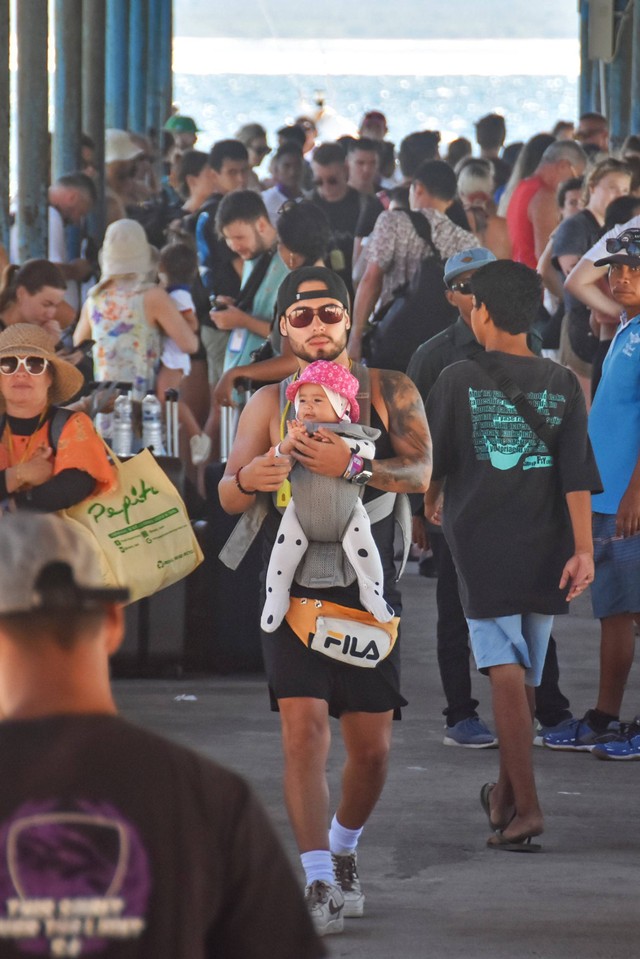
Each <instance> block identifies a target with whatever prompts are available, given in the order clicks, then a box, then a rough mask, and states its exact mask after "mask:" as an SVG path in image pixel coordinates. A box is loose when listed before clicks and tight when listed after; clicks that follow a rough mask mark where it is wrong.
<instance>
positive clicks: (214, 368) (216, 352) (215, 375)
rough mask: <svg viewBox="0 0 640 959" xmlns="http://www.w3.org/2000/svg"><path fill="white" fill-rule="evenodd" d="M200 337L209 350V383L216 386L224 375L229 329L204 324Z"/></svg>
mask: <svg viewBox="0 0 640 959" xmlns="http://www.w3.org/2000/svg"><path fill="white" fill-rule="evenodd" d="M200 338H201V340H202V345H203V346H204V348H205V350H206V351H207V378H208V380H209V384H210V385H211V386H215V385H216V383H217V382H218V380H219V379H220V377H221V376H222V370H223V368H224V357H225V353H226V352H227V343H228V341H229V331H228V330H216V329H214V328H213V327H212V326H203V327H201V328H200Z"/></svg>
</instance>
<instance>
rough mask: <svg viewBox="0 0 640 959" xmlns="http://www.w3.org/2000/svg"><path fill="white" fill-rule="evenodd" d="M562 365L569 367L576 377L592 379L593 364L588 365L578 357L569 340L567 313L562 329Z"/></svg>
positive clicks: (563, 319) (563, 318)
mask: <svg viewBox="0 0 640 959" xmlns="http://www.w3.org/2000/svg"><path fill="white" fill-rule="evenodd" d="M559 359H560V363H561V364H562V365H563V366H568V367H569V369H570V370H573V372H574V373H575V374H576V376H583V377H584V378H585V379H587V380H589V379H591V369H592V366H591V363H586V362H585V361H584V360H581V359H580V357H579V356H577V355H576V354H575V353H574V352H573V349H572V347H571V341H570V340H569V314H568V313H565V315H564V316H563V317H562V326H561V327H560V358H559Z"/></svg>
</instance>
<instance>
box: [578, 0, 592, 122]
mask: <svg viewBox="0 0 640 959" xmlns="http://www.w3.org/2000/svg"><path fill="white" fill-rule="evenodd" d="M591 68H592V63H591V61H590V60H589V2H588V0H581V3H580V87H579V93H578V110H579V114H580V115H582V114H583V113H591V112H592V111H593V109H594V107H593V100H592V98H591Z"/></svg>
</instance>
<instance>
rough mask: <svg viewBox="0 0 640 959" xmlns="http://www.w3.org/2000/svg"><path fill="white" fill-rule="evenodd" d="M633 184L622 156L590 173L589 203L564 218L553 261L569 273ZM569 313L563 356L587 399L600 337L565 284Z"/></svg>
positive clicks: (587, 183) (587, 181)
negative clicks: (614, 203)
mask: <svg viewBox="0 0 640 959" xmlns="http://www.w3.org/2000/svg"><path fill="white" fill-rule="evenodd" d="M630 187H631V170H630V169H629V167H628V166H627V164H626V163H624V161H622V160H616V159H614V158H613V157H607V159H605V160H601V161H600V162H599V163H596V164H595V165H594V166H593V167H592V168H591V170H590V171H589V172H588V173H587V175H586V177H585V183H584V196H583V199H584V203H585V206H584V208H583V209H582V210H580V212H579V213H576V214H575V215H574V216H572V217H569V218H568V219H567V220H563V222H562V223H561V224H560V226H559V227H558V229H557V230H556V233H555V235H554V238H553V246H552V258H553V259H552V262H553V263H554V265H555V266H556V267H557V269H558V270H560V272H561V273H562V276H563V277H566V276H568V275H569V273H570V272H571V270H572V269H573V268H574V266H575V265H576V263H577V262H578V261H579V260H580V259H581V258H582V256H583V255H584V254H585V253H586V252H587V250H589V249H591V247H592V246H593V244H594V243H595V242H596V241H597V240H598V239H599V237H600V235H601V233H602V228H603V226H604V220H605V213H606V209H607V207H608V206H609V204H610V203H611V202H612V201H613V200H615V199H617V197H620V196H626V195H627V194H628V193H629V190H630ZM564 305H565V315H564V319H563V322H562V332H561V336H560V359H561V361H562V362H563V363H565V365H566V366H568V367H569V368H570V369H572V370H573V372H574V373H575V374H576V376H577V377H578V379H579V380H580V382H581V385H582V387H583V389H584V392H585V396H586V397H587V402H589V398H590V392H591V385H590V381H591V372H592V370H591V364H592V362H593V358H594V356H595V353H596V350H597V347H598V339H597V338H596V337H595V336H594V335H593V333H592V331H591V326H590V310H589V307H587V306H585V305H584V303H582V302H581V301H580V300H577V299H576V298H575V297H574V296H573V295H572V294H571V293H569V291H568V290H567V289H566V287H565V293H564Z"/></svg>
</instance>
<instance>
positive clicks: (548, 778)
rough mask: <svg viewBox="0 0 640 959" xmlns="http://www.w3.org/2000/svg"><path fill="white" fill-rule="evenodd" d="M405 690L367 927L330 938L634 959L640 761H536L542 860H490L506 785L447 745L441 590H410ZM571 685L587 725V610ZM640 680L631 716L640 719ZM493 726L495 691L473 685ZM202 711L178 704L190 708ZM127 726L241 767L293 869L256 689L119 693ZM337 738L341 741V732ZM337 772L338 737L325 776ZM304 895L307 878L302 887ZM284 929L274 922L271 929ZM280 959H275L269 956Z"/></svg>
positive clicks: (369, 950) (357, 953) (389, 950)
mask: <svg viewBox="0 0 640 959" xmlns="http://www.w3.org/2000/svg"><path fill="white" fill-rule="evenodd" d="M403 591H404V596H405V616H404V619H403V638H402V642H403V656H404V660H403V662H404V672H403V677H404V683H403V687H404V689H403V691H404V693H405V695H406V697H407V699H408V700H409V702H410V706H409V708H407V709H406V710H405V711H404V718H403V720H402V722H400V723H396V724H394V745H393V750H392V758H391V765H390V775H389V782H388V784H387V787H386V790H385V793H384V794H383V797H382V800H381V802H380V805H379V806H378V809H377V810H376V812H375V813H374V816H373V818H372V820H371V821H370V823H369V825H368V827H367V829H366V831H365V834H364V836H363V840H362V843H361V848H360V854H359V863H360V873H361V877H362V880H363V885H364V887H365V892H366V894H367V904H366V915H365V917H364V918H363V919H362V920H360V919H351V920H347V921H346V923H345V933H344V935H342V936H332V937H329V938H328V939H327V944H328V946H329V949H330V955H331V956H334V957H348V959H389V957H391V956H394V957H402V959H430V957H433V959H529V957H531V959H533V957H535V959H574V957H575V959H636V957H637V955H638V938H639V934H640V918H639V916H640V912H639V909H638V893H637V889H638V876H639V858H640V857H639V853H640V825H639V824H638V816H637V804H638V779H639V777H640V763H638V764H635V763H604V762H598V761H597V760H595V759H594V758H592V757H591V756H590V755H588V754H583V753H581V754H575V755H573V754H564V753H552V752H550V751H548V750H544V749H535V764H536V775H537V779H538V785H539V790H540V796H541V801H542V805H543V809H544V812H545V817H546V829H547V831H546V833H545V834H544V836H543V837H542V842H543V844H544V851H543V853H542V854H541V855H538V856H535V855H533V856H532V855H520V854H508V853H499V852H494V851H491V850H487V849H486V848H485V845H484V844H485V840H486V838H487V836H488V830H487V825H486V820H485V818H484V815H483V813H482V811H481V809H480V804H479V800H478V796H479V791H480V787H481V785H482V783H484V782H486V781H488V780H493V779H495V777H496V774H497V752H496V751H495V750H469V749H460V748H451V747H445V746H443V745H442V735H443V731H442V724H443V722H444V720H443V717H442V716H441V710H442V707H443V702H442V694H441V692H440V684H439V678H438V671H437V665H436V655H435V636H434V624H435V581H434V580H426V579H422V578H420V577H418V576H417V575H416V572H415V564H410V565H409V571H408V573H407V574H406V575H405V577H404V580H403ZM554 635H555V636H556V638H557V640H558V655H559V658H560V664H561V684H562V687H563V690H564V691H565V692H566V693H567V695H569V697H570V699H571V705H572V708H573V710H574V713H576V714H580V715H581V714H582V712H584V711H585V710H586V709H587V708H588V707H589V706H592V705H593V696H594V692H595V689H596V684H597V662H598V638H599V627H598V624H597V623H596V622H594V621H593V620H592V619H591V615H590V606H589V602H588V599H583V600H581V601H580V602H579V604H574V610H573V612H572V614H571V615H570V616H565V617H559V618H558V619H557V621H556V628H555V629H554ZM636 675H637V674H636V673H635V672H634V673H633V674H632V677H631V682H630V687H629V692H628V694H627V698H626V709H625V717H626V718H631V717H632V716H633V715H634V713H635V712H636V711H638V712H640V692H639V691H638V687H637V678H636ZM474 691H475V692H476V694H477V696H478V698H479V699H480V701H481V705H480V712H481V715H482V716H483V717H484V718H485V719H486V720H487V721H488V722H489V721H490V719H491V712H490V706H489V682H488V680H487V679H485V677H483V676H475V677H474ZM183 694H184V695H187V696H196V697H197V699H196V700H195V701H194V700H188V699H187V700H185V699H182V700H179V701H176V698H175V697H176V696H180V695H183ZM116 696H117V700H118V703H119V705H120V708H121V710H122V712H123V714H124V715H125V716H126V717H127V718H129V719H131V720H134V721H137V722H140V723H142V724H143V725H145V726H148V727H150V728H152V729H155V730H157V731H158V732H161V733H164V734H165V735H167V736H169V737H171V738H174V739H176V740H178V741H179V742H181V743H184V744H185V745H188V746H191V747H193V748H196V749H199V750H201V751H202V752H204V753H206V754H207V755H209V756H211V757H212V758H214V759H216V760H219V761H220V762H223V763H225V764H227V765H229V766H232V767H233V768H235V769H236V770H238V771H239V772H241V773H242V774H243V775H245V776H246V778H247V779H249V780H250V781H251V783H252V784H253V786H254V787H255V789H256V791H257V792H258V794H259V795H260V796H261V798H262V800H263V802H264V803H265V805H266V806H267V808H268V809H269V811H270V813H271V815H272V817H273V819H274V821H275V823H276V825H277V827H278V830H279V832H280V834H281V836H282V838H283V840H284V842H285V844H286V846H287V849H288V850H289V852H290V853H291V856H292V859H293V861H294V862H296V861H297V860H296V851H295V846H294V843H293V839H292V836H291V833H290V830H289V826H288V823H287V820H286V816H285V813H284V808H283V803H282V800H281V788H280V773H281V753H280V739H279V728H278V719H277V716H276V715H274V714H271V713H270V712H269V709H268V701H267V694H266V688H265V684H264V681H263V679H262V678H261V677H254V676H238V677H221V678H208V679H202V680H172V681H156V680H120V681H118V682H117V683H116ZM334 728H335V729H336V731H337V727H334ZM340 766H341V753H340V748H339V741H338V739H337V738H336V742H335V744H334V749H333V752H332V758H331V767H330V777H331V782H332V785H333V786H334V787H337V783H338V779H339V774H340ZM301 883H302V876H301ZM277 921H281V919H280V917H274V922H277ZM274 959H277V957H274Z"/></svg>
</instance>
